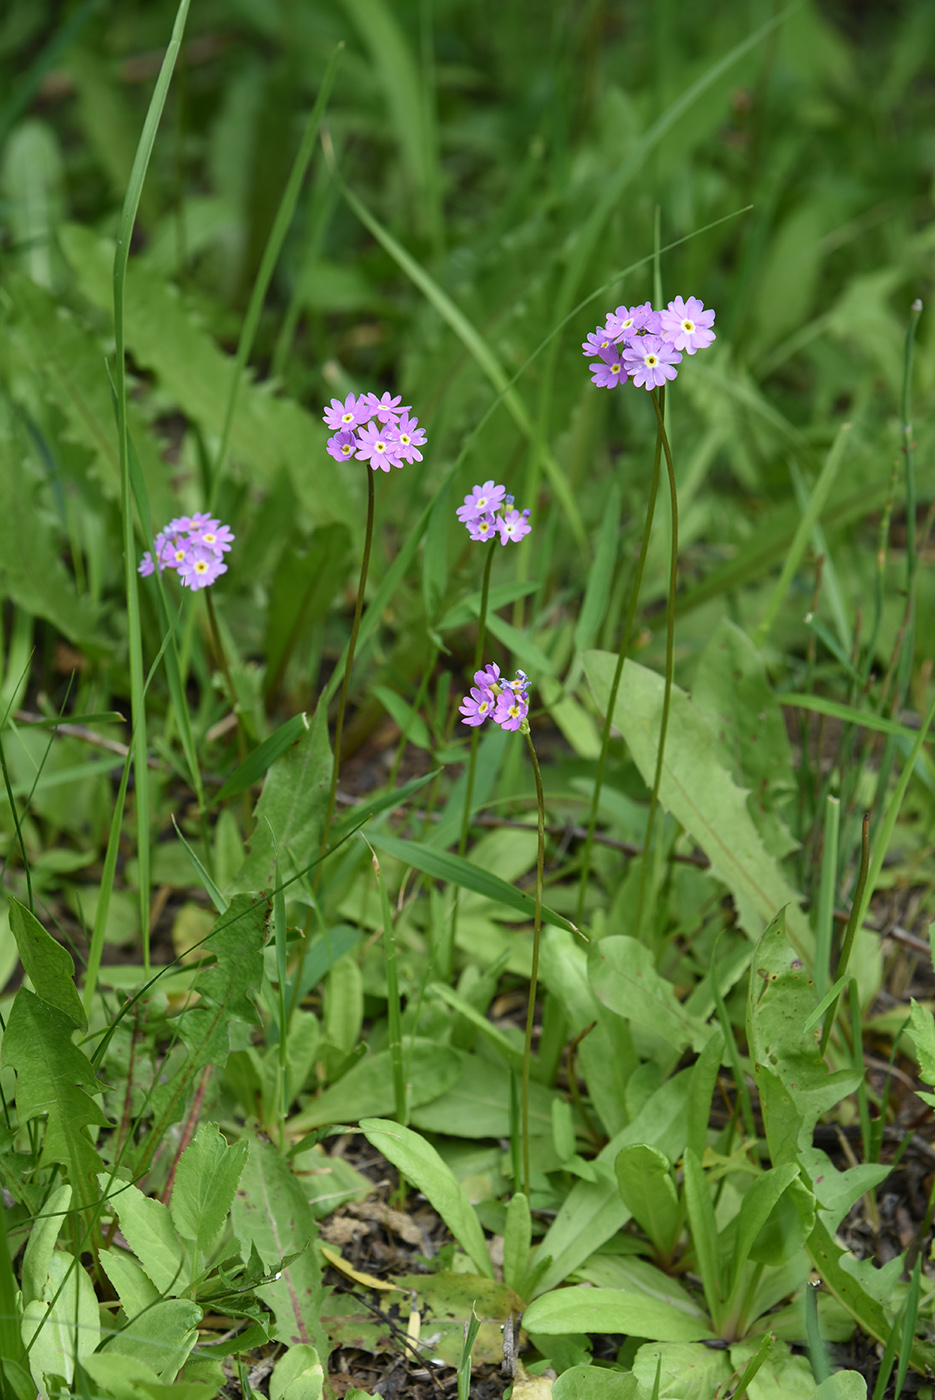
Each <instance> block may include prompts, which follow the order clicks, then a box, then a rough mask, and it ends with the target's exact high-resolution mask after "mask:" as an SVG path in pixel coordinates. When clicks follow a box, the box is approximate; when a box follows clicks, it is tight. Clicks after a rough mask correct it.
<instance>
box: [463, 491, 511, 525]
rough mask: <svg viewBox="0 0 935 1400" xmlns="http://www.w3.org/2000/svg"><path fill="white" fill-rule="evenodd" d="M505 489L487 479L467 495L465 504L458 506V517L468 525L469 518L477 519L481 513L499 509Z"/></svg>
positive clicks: (484, 513) (485, 513)
mask: <svg viewBox="0 0 935 1400" xmlns="http://www.w3.org/2000/svg"><path fill="white" fill-rule="evenodd" d="M505 491H506V487H505V486H496V485H495V484H494V483H493V482H492V481H485V482H484V484H483V486H475V487H474V490H473V491H472V492H471V493H470V495H468V496H465V498H464V505H463V506H458V510H457V516H458V519H459V520H460V521H461V522H462V523H463V524H465V525H466V524H467V523H468V521H469V520H476V519H477V517H478V516H479V515H487V514H489V513H490V512H492V511H495V510H498V509H499V506H500V503H501V501H502V500H503V496H504V493H505Z"/></svg>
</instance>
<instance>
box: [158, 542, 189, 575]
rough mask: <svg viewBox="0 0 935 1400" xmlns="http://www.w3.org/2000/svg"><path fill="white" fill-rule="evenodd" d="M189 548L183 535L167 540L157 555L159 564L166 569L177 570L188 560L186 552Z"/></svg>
mask: <svg viewBox="0 0 935 1400" xmlns="http://www.w3.org/2000/svg"><path fill="white" fill-rule="evenodd" d="M190 548H191V546H190V545H189V542H188V539H187V538H186V537H185V536H184V535H177V536H175V537H174V538H173V539H167V540H166V542H165V544H164V545H163V547H162V549H161V550H160V553H159V562H160V564H161V565H162V566H163V567H164V568H166V569H178V568H181V566H182V565H183V564H184V563H185V560H186V559H187V558H188V551H189V549H190Z"/></svg>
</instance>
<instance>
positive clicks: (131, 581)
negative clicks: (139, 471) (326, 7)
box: [113, 0, 190, 976]
mask: <svg viewBox="0 0 935 1400" xmlns="http://www.w3.org/2000/svg"><path fill="white" fill-rule="evenodd" d="M189 3H190V0H180V3H179V7H178V10H177V12H176V16H175V24H174V25H173V28H172V38H171V39H170V41H169V45H168V48H167V49H166V55H165V58H164V59H163V61H162V67H161V68H160V70H159V77H158V78H157V80H156V87H155V90H154V92H153V96H152V99H151V101H150V104H149V110H148V111H147V113H146V120H145V122H144V123H143V131H142V134H141V135H140V140H139V144H138V145H137V148H136V155H135V156H134V159H133V168H132V170H131V172H130V180H129V184H128V186H127V193H126V197H125V198H124V202H123V209H122V211H121V214H120V224H119V227H118V230H117V245H116V249H115V252H114V273H113V286H114V343H115V353H114V371H115V373H114V386H115V391H116V397H117V439H118V453H119V461H120V502H121V516H122V524H123V562H124V571H125V578H126V591H127V627H128V631H127V640H128V650H129V661H130V705H131V710H132V715H133V773H134V779H135V790H136V830H137V861H138V868H139V884H140V927H141V931H142V939H143V972H144V976H148V975H149V889H150V849H149V837H150V831H149V827H150V802H149V769H148V767H147V762H146V760H147V743H146V716H145V714H144V711H143V706H144V700H143V637H142V631H141V628H140V603H139V594H138V592H137V574H136V563H135V560H136V544H135V540H134V535H133V506H132V493H131V488H130V456H129V446H128V430H127V370H126V348H125V339H124V294H125V290H126V280H127V263H128V261H129V257H130V239H131V237H132V234H133V226H134V224H135V223H136V214H137V210H138V208H139V203H140V195H141V194H142V190H143V181H144V180H145V179H146V171H147V168H148V166H149V159H150V156H151V155H152V150H153V145H154V143H155V140H156V131H157V129H158V126H159V121H160V118H161V117H162V111H163V108H164V106H165V101H166V96H167V94H168V91H169V83H170V81H171V78H172V70H173V68H174V67H175V62H176V59H177V58H178V53H179V49H180V48H181V45H182V34H183V33H184V30H185V21H186V20H187V18H188V7H189Z"/></svg>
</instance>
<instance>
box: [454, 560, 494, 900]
mask: <svg viewBox="0 0 935 1400" xmlns="http://www.w3.org/2000/svg"><path fill="white" fill-rule="evenodd" d="M488 543H489V545H490V548H489V549H488V550H487V559H486V562H485V563H484V579H483V583H482V584H481V594H480V614H479V616H478V619H477V644H476V646H475V647H474V670H475V671H479V670H480V667H481V662H482V661H483V659H484V641H485V639H486V636H487V600H488V598H489V596H490V570H491V566H492V565H493V541H492V540H490V541H488ZM479 742H480V726H479V725H475V726H474V728H473V729H472V730H471V753H470V757H469V758H468V769H467V785H466V787H465V789H464V811H463V813H462V814H461V835H460V836H459V837H458V855H459V856H463V855H464V852H465V850H466V849H467V839H468V832H469V830H470V826H471V798H472V797H473V795H474V773H475V769H476V767H477V745H478V743H479ZM455 909H456V910H457V905H456V906H455Z"/></svg>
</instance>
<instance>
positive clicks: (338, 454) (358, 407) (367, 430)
mask: <svg viewBox="0 0 935 1400" xmlns="http://www.w3.org/2000/svg"><path fill="white" fill-rule="evenodd" d="M400 397H401V396H400V395H399V394H397V395H396V397H395V398H393V396H392V395H391V394H390V393H388V392H387V393H385V394H381V395H380V397H379V398H378V397H377V395H376V394H361V395H360V397H359V398H358V397H357V396H356V395H355V394H348V396H347V398H346V399H345V400H344V402H343V403H342V402H341V400H340V399H332V400H331V405H330V407H328V408H326V409H325V411H324V414H323V415H322V417H323V420H324V422H325V425H326V426H327V427H329V428H331V429H333V430H334V436H333V437H330V438H329V439H328V451H329V452H330V453H331V456H332V457H334V458H335V460H336V461H338V462H343V461H344V460H345V458H347V457H354V458H355V459H356V460H357V461H359V462H369V463H370V466H371V467H372V469H373V470H374V471H377V470H378V469H379V470H380V471H384V472H388V471H389V469H390V467H402V466H404V465H405V464H406V462H421V461H422V453H421V452H420V451H419V448H420V447H424V446H425V441H426V439H425V430H424V429H423V428H420V427H419V420H418V418H410V417H409V409H410V405H409V404H401V403H400Z"/></svg>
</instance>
